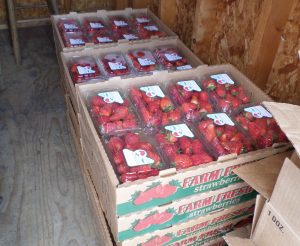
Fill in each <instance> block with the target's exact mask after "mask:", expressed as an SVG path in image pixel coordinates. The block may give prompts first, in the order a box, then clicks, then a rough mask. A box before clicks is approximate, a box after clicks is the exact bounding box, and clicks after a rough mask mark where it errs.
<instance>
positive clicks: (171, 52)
mask: <svg viewBox="0 0 300 246" xmlns="http://www.w3.org/2000/svg"><path fill="white" fill-rule="evenodd" d="M154 53H155V55H156V57H157V58H158V60H159V62H160V63H161V64H162V66H163V67H164V68H165V69H173V70H176V69H177V68H178V67H182V66H185V65H188V60H187V59H186V58H185V57H183V56H182V55H181V54H180V53H179V51H178V50H177V49H176V48H173V47H169V46H166V47H160V48H157V49H156V50H155V51H154Z"/></svg>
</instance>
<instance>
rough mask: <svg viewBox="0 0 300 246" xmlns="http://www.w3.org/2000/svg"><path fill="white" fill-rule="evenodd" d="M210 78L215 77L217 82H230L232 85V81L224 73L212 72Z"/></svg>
mask: <svg viewBox="0 0 300 246" xmlns="http://www.w3.org/2000/svg"><path fill="white" fill-rule="evenodd" d="M210 77H211V78H212V79H215V80H216V81H217V83H219V84H221V85H223V84H230V85H233V84H234V81H233V80H232V79H231V78H230V77H229V76H228V74H226V73H221V74H214V75H211V76H210Z"/></svg>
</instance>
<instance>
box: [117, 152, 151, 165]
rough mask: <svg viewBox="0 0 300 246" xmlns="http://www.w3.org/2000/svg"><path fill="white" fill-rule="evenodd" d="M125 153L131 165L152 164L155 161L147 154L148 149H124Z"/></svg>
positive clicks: (127, 161)
mask: <svg viewBox="0 0 300 246" xmlns="http://www.w3.org/2000/svg"><path fill="white" fill-rule="evenodd" d="M123 154H124V157H125V160H126V163H127V165H128V166H129V167H136V166H143V165H151V164H153V163H154V160H153V159H151V158H149V157H148V156H147V151H145V150H143V149H138V150H135V151H131V150H129V149H123Z"/></svg>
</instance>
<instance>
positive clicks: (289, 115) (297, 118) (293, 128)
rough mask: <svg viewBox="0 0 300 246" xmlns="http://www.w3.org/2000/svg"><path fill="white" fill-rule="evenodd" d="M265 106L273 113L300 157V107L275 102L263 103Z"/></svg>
mask: <svg viewBox="0 0 300 246" xmlns="http://www.w3.org/2000/svg"><path fill="white" fill-rule="evenodd" d="M263 104H264V105H265V106H266V108H267V109H268V110H269V111H270V112H271V113H272V115H273V117H274V118H275V120H276V121H277V123H278V125H279V126H280V128H281V129H282V130H283V131H284V133H285V134H286V136H287V137H288V139H289V140H290V141H291V143H292V144H293V146H294V148H295V149H296V151H297V153H298V156H300V126H299V122H300V106H297V105H293V104H287V103H275V102H263Z"/></svg>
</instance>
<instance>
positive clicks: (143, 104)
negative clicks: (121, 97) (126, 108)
mask: <svg viewBox="0 0 300 246" xmlns="http://www.w3.org/2000/svg"><path fill="white" fill-rule="evenodd" d="M151 89H153V90H151ZM154 89H156V90H157V91H158V93H157V92H156V91H155V90H154ZM130 97H131V99H132V102H133V103H134V104H135V105H136V107H137V109H138V111H139V113H140V115H141V117H142V119H143V121H144V124H145V125H146V126H147V127H157V126H162V125H167V124H170V123H176V122H178V121H179V120H180V119H181V113H180V110H179V109H176V108H175V105H174V104H173V103H172V101H171V100H170V98H169V97H168V96H166V95H165V94H164V93H163V91H162V90H161V88H160V87H159V86H147V87H140V88H132V89H130Z"/></svg>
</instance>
